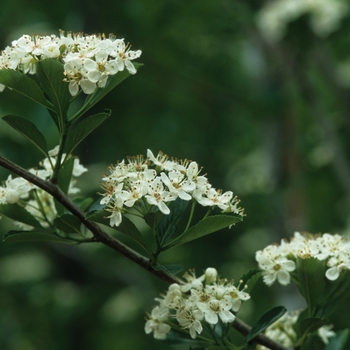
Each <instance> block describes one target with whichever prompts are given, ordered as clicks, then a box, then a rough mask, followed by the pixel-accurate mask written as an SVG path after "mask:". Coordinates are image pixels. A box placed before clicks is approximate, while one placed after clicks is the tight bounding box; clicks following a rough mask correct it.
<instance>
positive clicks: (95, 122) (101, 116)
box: [66, 111, 111, 153]
mask: <svg viewBox="0 0 350 350" xmlns="http://www.w3.org/2000/svg"><path fill="white" fill-rule="evenodd" d="M110 115H111V111H109V112H104V113H98V114H95V115H93V116H91V117H88V118H86V119H84V120H83V121H81V122H80V123H78V124H77V125H75V126H74V128H73V129H71V130H70V132H69V134H68V137H67V144H66V152H67V153H72V151H73V150H74V148H75V147H76V146H78V145H79V143H80V142H81V141H83V140H84V139H85V137H86V136H88V135H89V134H90V133H91V132H92V131H94V130H95V129H96V128H97V127H98V126H99V125H101V124H102V123H103V122H104V121H105V120H106V119H107V118H108V117H109V116H110Z"/></svg>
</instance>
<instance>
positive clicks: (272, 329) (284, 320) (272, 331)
mask: <svg viewBox="0 0 350 350" xmlns="http://www.w3.org/2000/svg"><path fill="white" fill-rule="evenodd" d="M301 311H302V310H298V311H295V312H293V313H292V314H289V313H285V314H284V315H283V316H282V317H280V318H279V319H278V320H277V321H275V322H274V323H272V324H271V325H270V326H269V327H267V328H266V330H265V332H264V334H265V335H266V336H267V337H268V338H270V339H271V340H274V341H276V342H277V343H279V344H281V345H282V346H285V347H291V348H292V347H293V346H294V345H296V343H297V340H298V339H297V334H296V333H295V330H294V325H295V323H296V322H297V320H298V317H299V315H300V313H301ZM317 335H318V336H319V337H320V338H321V340H322V341H323V343H325V344H328V343H329V338H331V337H334V336H335V335H336V334H335V332H334V331H332V330H331V326H330V325H326V326H322V327H320V328H319V329H318V330H317ZM258 349H259V350H265V349H268V348H266V347H265V346H262V345H258Z"/></svg>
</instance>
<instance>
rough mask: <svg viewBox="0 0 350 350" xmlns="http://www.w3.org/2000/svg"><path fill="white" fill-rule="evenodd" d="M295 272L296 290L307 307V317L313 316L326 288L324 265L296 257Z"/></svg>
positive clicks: (321, 262)
mask: <svg viewBox="0 0 350 350" xmlns="http://www.w3.org/2000/svg"><path fill="white" fill-rule="evenodd" d="M296 272H297V279H298V288H299V290H300V293H301V294H302V295H303V297H304V298H305V300H306V303H307V305H308V308H309V311H310V314H309V316H313V315H315V313H316V311H317V309H318V308H319V306H320V304H321V301H322V299H323V297H324V292H325V286H326V280H325V263H324V262H323V261H320V260H318V259H316V258H312V257H311V258H308V259H301V258H299V257H298V258H297V261H296Z"/></svg>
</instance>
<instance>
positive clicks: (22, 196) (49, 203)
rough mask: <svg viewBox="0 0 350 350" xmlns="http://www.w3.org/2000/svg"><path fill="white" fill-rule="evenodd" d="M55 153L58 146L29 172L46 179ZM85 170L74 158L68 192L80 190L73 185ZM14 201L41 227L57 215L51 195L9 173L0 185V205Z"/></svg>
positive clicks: (23, 225) (53, 164) (71, 193)
mask: <svg viewBox="0 0 350 350" xmlns="http://www.w3.org/2000/svg"><path fill="white" fill-rule="evenodd" d="M57 153H58V147H56V148H54V149H53V150H52V151H50V152H49V156H50V157H49V158H45V159H44V160H43V161H42V162H40V168H39V169H34V168H32V169H29V172H31V173H32V174H34V175H36V176H38V177H39V178H41V179H43V180H48V179H49V178H50V177H51V176H52V174H53V167H54V166H55V164H56V158H57V157H56V156H57ZM64 157H65V155H63V157H62V158H63V159H64ZM86 171H87V169H86V168H85V167H84V166H82V165H81V164H80V162H79V159H78V158H75V159H74V165H73V171H72V179H71V182H70V186H69V189H68V194H70V195H73V194H76V193H78V192H79V191H80V189H79V188H77V187H75V183H76V178H77V177H79V176H80V175H82V174H83V173H85V172H86ZM16 203H17V204H19V205H21V206H22V207H23V208H24V209H26V210H27V211H28V212H29V213H30V214H32V215H33V216H34V217H35V218H36V219H37V220H38V221H39V223H40V224H41V226H42V227H43V228H47V227H49V226H50V224H52V223H53V221H54V219H55V218H56V217H57V211H56V207H55V203H54V199H53V197H52V196H51V195H49V194H48V193H47V192H45V191H44V190H42V189H40V188H38V187H37V186H35V185H33V184H32V183H30V182H29V181H27V180H26V179H24V178H22V177H16V178H12V175H9V176H8V178H7V180H6V181H4V183H3V185H2V186H0V205H4V204H16ZM16 224H17V226H19V227H20V228H21V229H23V230H28V231H29V230H32V229H33V227H31V226H29V225H26V224H23V223H20V222H16Z"/></svg>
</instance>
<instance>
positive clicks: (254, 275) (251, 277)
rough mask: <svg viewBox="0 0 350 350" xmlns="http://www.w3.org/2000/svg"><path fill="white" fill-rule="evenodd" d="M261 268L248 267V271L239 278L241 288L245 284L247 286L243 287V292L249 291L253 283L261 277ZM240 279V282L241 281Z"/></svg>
mask: <svg viewBox="0 0 350 350" xmlns="http://www.w3.org/2000/svg"><path fill="white" fill-rule="evenodd" d="M261 273H262V272H261V270H260V269H256V268H254V269H250V270H249V271H248V272H246V273H245V274H244V275H243V276H242V277H241V278H240V279H239V281H240V282H239V283H240V285H241V290H242V289H243V288H244V287H245V286H246V285H247V287H248V288H246V289H244V291H245V292H247V293H250V292H251V290H252V289H253V287H254V285H255V283H256V282H257V281H258V280H259V278H260V277H261ZM241 281H242V282H241Z"/></svg>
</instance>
